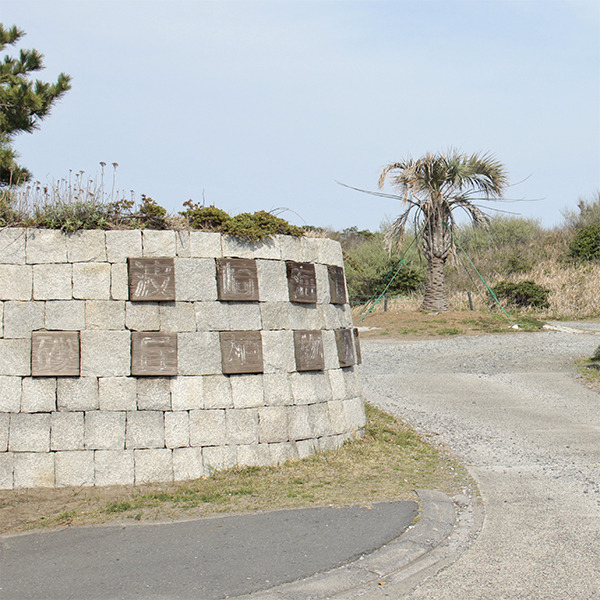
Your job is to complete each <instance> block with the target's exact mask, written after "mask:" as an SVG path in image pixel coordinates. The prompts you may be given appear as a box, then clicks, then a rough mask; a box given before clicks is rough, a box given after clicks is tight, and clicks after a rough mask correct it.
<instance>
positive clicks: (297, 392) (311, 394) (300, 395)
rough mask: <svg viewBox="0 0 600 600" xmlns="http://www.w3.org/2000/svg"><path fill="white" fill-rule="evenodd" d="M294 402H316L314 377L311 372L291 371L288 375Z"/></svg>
mask: <svg viewBox="0 0 600 600" xmlns="http://www.w3.org/2000/svg"><path fill="white" fill-rule="evenodd" d="M290 384H291V386H292V396H293V397H294V404H314V403H315V402H318V400H319V398H318V396H317V390H316V389H315V378H314V377H313V374H312V372H310V371H307V372H302V373H292V374H291V375H290Z"/></svg>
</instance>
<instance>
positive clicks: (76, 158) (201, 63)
mask: <svg viewBox="0 0 600 600" xmlns="http://www.w3.org/2000/svg"><path fill="white" fill-rule="evenodd" d="M0 22H2V23H4V24H5V25H13V24H15V25H17V26H19V27H20V28H22V29H24V30H25V31H26V32H27V36H26V37H25V38H24V40H23V41H22V43H21V46H22V47H34V48H37V49H38V50H40V51H41V52H43V53H44V55H45V57H46V67H47V68H46V70H45V71H43V72H42V73H41V74H40V78H42V79H44V80H46V81H49V80H51V79H54V78H55V77H56V75H57V74H58V73H59V72H60V71H64V72H66V73H69V74H70V75H71V76H72V78H73V88H72V90H71V91H70V92H69V93H68V94H67V95H66V96H65V97H64V99H63V100H62V101H61V102H60V104H58V105H57V106H56V107H55V109H54V110H53V112H52V115H51V116H50V117H49V118H48V119H47V120H46V121H44V122H43V123H42V126H41V129H40V130H39V131H38V132H36V133H34V134H32V135H28V134H23V135H21V136H19V137H18V138H17V141H16V147H17V149H18V151H19V152H20V153H21V161H22V163H23V164H24V165H25V166H27V167H28V168H29V169H30V170H32V171H33V173H34V175H35V177H36V178H38V179H39V180H41V181H42V182H44V183H45V182H47V181H48V180H51V179H60V178H61V177H64V176H66V175H67V174H68V172H69V169H73V171H79V170H84V171H85V172H86V173H87V174H90V175H92V176H93V175H95V174H96V173H97V172H98V171H99V162H100V161H105V162H107V163H111V162H117V163H119V165H120V166H119V169H118V178H117V183H118V186H119V187H120V188H122V189H125V190H130V189H133V190H135V192H136V193H137V194H138V195H139V194H142V193H144V194H147V195H149V196H152V197H153V198H154V199H155V200H157V201H158V202H159V203H160V204H162V205H163V206H165V207H166V208H167V209H169V210H170V211H172V212H174V211H178V210H181V207H182V204H183V202H185V201H186V200H188V199H189V198H192V199H193V200H195V201H202V197H203V194H204V197H205V200H206V202H207V204H215V205H216V206H218V207H220V208H223V209H225V210H227V211H229V212H231V213H232V214H235V213H238V212H244V211H255V210H261V209H267V210H269V209H273V208H276V207H286V208H289V209H290V210H291V211H293V212H289V213H286V214H285V215H284V216H285V217H286V218H288V219H289V220H290V221H291V222H294V223H297V224H302V223H303V222H306V223H308V224H311V225H320V226H332V227H334V228H336V229H342V228H344V227H350V226H353V225H356V226H358V227H360V228H369V229H377V228H378V227H379V225H380V223H381V221H382V220H383V219H384V218H385V217H392V216H393V215H395V214H396V213H397V212H398V210H399V209H400V206H399V205H398V203H397V202H395V201H393V200H386V199H381V198H375V197H372V196H367V195H364V194H360V193H358V192H353V191H351V190H348V189H345V188H342V187H340V186H338V185H337V184H336V183H335V181H336V180H340V181H343V182H345V183H347V184H350V185H353V186H356V187H360V188H369V189H376V185H377V179H378V174H379V172H380V170H381V168H382V167H383V166H384V165H385V164H387V163H389V162H393V161H398V160H401V159H402V158H404V157H406V156H408V155H410V156H413V157H418V156H420V155H422V154H424V153H426V152H427V151H440V150H445V149H447V148H449V147H457V148H459V149H461V150H463V151H466V152H474V151H483V152H487V151H489V152H492V153H493V154H495V155H496V157H497V158H498V159H500V160H501V161H502V162H503V163H504V164H505V165H506V167H507V169H508V171H509V174H510V179H511V182H512V183H518V182H520V181H522V180H525V181H523V182H522V183H519V184H518V185H515V186H514V187H512V188H510V189H509V191H508V193H507V196H508V197H510V198H515V199H518V198H526V199H528V200H531V201H528V202H523V203H515V204H508V205H504V206H502V207H501V208H505V209H508V210H511V211H516V212H519V213H520V214H522V215H523V216H527V217H536V218H539V219H541V221H542V223H543V224H544V225H546V226H553V225H555V224H559V223H560V222H561V211H562V210H564V209H565V208H570V209H575V208H576V203H577V200H578V198H579V197H591V195H592V194H594V193H595V192H596V191H597V190H600V3H599V2H597V1H596V0H560V1H556V0H529V1H527V0H519V1H515V0H441V1H438V0H397V1H387V2H380V1H370V0H356V1H352V0H349V1H342V0H338V1H325V0H324V1H316V0H314V1H310V0H304V1H296V0H289V1H288V0H278V1H259V0H256V1H253V0H244V1H239V2H238V1H228V0H220V1H210V2H207V1H201V0H197V1H194V0H188V1H178V0H169V1H167V0H159V1H145V0H138V1H131V0H118V1H94V0H77V1H61V0H45V1H43V2H41V1H29V0H18V1H16V0H15V1H6V0H0ZM11 53H12V49H11ZM388 191H391V190H388ZM536 199H539V200H536ZM533 200H535V201H533Z"/></svg>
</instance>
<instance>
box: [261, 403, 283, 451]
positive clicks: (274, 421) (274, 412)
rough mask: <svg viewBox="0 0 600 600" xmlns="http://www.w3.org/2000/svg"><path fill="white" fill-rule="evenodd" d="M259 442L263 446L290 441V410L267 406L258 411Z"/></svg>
mask: <svg viewBox="0 0 600 600" xmlns="http://www.w3.org/2000/svg"><path fill="white" fill-rule="evenodd" d="M258 441H259V442H260V443H261V444H264V443H270V442H287V441H288V409H287V407H285V406H265V407H262V408H259V409H258Z"/></svg>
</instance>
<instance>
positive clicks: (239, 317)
mask: <svg viewBox="0 0 600 600" xmlns="http://www.w3.org/2000/svg"><path fill="white" fill-rule="evenodd" d="M227 309H228V312H229V325H230V328H231V329H232V330H237V331H251V330H256V331H258V330H260V329H261V319H260V307H259V305H258V303H257V304H248V303H245V302H228V303H227Z"/></svg>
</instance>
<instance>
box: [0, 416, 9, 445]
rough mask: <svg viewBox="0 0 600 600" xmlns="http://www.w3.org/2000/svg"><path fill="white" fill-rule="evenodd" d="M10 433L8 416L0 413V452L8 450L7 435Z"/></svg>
mask: <svg viewBox="0 0 600 600" xmlns="http://www.w3.org/2000/svg"><path fill="white" fill-rule="evenodd" d="M9 432H10V415H9V414H8V413H0V452H6V451H7V450H8V434H9Z"/></svg>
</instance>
